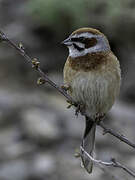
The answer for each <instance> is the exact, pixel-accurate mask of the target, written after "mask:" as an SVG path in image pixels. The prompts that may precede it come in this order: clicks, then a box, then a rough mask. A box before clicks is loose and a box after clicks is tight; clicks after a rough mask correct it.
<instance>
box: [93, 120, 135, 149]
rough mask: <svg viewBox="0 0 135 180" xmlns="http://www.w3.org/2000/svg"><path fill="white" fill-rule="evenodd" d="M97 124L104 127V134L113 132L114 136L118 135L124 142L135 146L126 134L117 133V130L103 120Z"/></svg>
mask: <svg viewBox="0 0 135 180" xmlns="http://www.w3.org/2000/svg"><path fill="white" fill-rule="evenodd" d="M97 125H99V126H100V127H102V128H103V130H104V134H107V133H109V134H111V135H112V136H114V137H116V138H117V139H119V140H120V141H123V142H124V143H126V144H128V145H129V146H131V147H132V148H135V144H134V143H132V142H131V141H129V140H128V139H127V138H126V137H125V136H124V135H122V134H119V133H117V132H116V131H114V130H112V129H110V128H108V127H106V126H105V125H104V123H103V122H102V121H100V122H99V123H98V124H97Z"/></svg>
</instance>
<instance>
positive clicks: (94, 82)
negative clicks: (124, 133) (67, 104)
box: [63, 28, 121, 173]
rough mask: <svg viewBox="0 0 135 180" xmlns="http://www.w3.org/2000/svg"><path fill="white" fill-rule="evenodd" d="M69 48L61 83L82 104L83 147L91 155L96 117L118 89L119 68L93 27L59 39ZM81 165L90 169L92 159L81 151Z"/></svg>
mask: <svg viewBox="0 0 135 180" xmlns="http://www.w3.org/2000/svg"><path fill="white" fill-rule="evenodd" d="M63 44H65V45H66V46H67V47H68V49H69V56H68V58H67V61H66V63H65V66H64V86H65V87H66V88H67V87H68V88H67V92H68V93H69V94H70V95H71V97H72V98H73V100H74V101H75V102H76V103H78V104H83V105H84V110H85V114H86V128H85V132H84V136H83V140H82V147H83V148H84V150H85V151H86V152H87V153H89V154H90V155H91V156H92V155H93V148H94V141H95V130H96V121H97V120H101V119H102V118H103V117H104V115H105V114H106V113H107V112H108V111H109V110H110V109H111V107H112V105H113V104H114V101H115V99H116V97H117V95H118V93H119V89H120V81H121V70H120V65H119V61H118V60H117V57H116V56H115V55H114V54H113V52H112V51H111V49H110V45H109V42H108V40H107V38H106V36H105V35H104V34H103V33H101V32H100V31H99V30H96V29H93V28H80V29H77V30H76V31H74V32H73V33H72V34H71V35H70V36H69V37H68V38H67V39H66V40H64V41H63ZM82 163H83V166H84V168H85V169H86V170H87V171H88V172H89V173H91V172H92V166H93V162H92V161H91V160H90V159H88V157H87V156H86V155H85V154H84V155H83V156H82Z"/></svg>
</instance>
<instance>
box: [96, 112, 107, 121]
mask: <svg viewBox="0 0 135 180" xmlns="http://www.w3.org/2000/svg"><path fill="white" fill-rule="evenodd" d="M104 117H105V114H104V113H103V114H96V116H95V122H96V124H99V123H100V121H102V120H103V119H104Z"/></svg>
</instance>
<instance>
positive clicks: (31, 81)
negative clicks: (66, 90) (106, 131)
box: [0, 0, 135, 180]
mask: <svg viewBox="0 0 135 180" xmlns="http://www.w3.org/2000/svg"><path fill="white" fill-rule="evenodd" d="M80 27H93V28H97V29H99V30H101V31H102V32H103V33H104V34H105V35H106V36H107V37H108V39H109V41H110V44H111V48H112V50H113V52H114V53H115V54H116V56H117V57H118V59H119V60H120V64H121V69H122V86H121V92H120V96H119V98H118V100H117V102H116V104H115V105H114V106H113V108H112V110H111V111H110V112H109V113H108V116H107V118H106V120H105V123H106V124H107V125H108V126H110V127H112V128H114V129H115V130H116V131H118V132H120V133H123V134H124V135H125V136H127V137H128V138H129V139H130V140H131V141H133V142H135V131H134V128H135V1H134V0H113V1H112V0H83V1H82V0H20V1H19V0H0V29H2V30H3V31H4V32H5V33H7V35H8V36H9V37H10V38H11V39H12V40H14V41H15V42H16V43H19V42H22V44H23V45H24V47H25V49H26V51H27V52H28V53H29V54H30V55H31V56H32V57H36V58H38V59H39V61H40V62H41V67H42V69H43V70H44V72H46V73H47V74H48V75H49V77H50V78H51V79H52V80H54V81H55V82H56V83H57V84H59V85H61V84H62V82H63V77H62V71H63V66H64V63H65V60H66V57H67V55H68V50H67V49H66V48H65V47H63V46H62V45H61V44H60V42H61V41H62V40H64V39H65V38H66V37H67V36H68V35H69V34H70V33H71V32H72V31H74V30H75V29H77V28H80ZM37 78H38V75H37V73H36V72H34V71H33V70H32V69H31V67H30V65H29V64H27V63H26V61H25V60H24V59H23V58H22V57H21V56H20V55H18V54H17V52H16V51H15V50H13V49H12V48H10V47H9V46H8V45H7V44H5V43H1V44H0V180H48V179H51V180H63V179H64V180H89V179H91V180H99V179H100V180H102V179H104V180H108V179H110V180H111V179H115V180H124V179H126V180H127V179H130V180H131V179H132V178H131V177H130V176H128V175H127V174H126V173H124V172H123V171H122V170H119V169H116V168H106V167H105V168H104V169H103V168H101V167H99V166H97V165H95V166H94V170H93V173H92V175H89V174H87V173H86V171H85V170H83V169H82V168H81V167H80V159H76V158H75V157H74V153H75V151H76V150H77V149H78V148H79V145H80V142H81V137H82V134H83V130H84V118H83V117H81V116H79V117H78V118H76V117H75V115H74V110H73V109H70V110H68V109H66V106H67V103H66V101H65V98H64V97H62V96H61V95H60V94H59V93H58V92H57V91H56V90H55V89H53V88H52V87H50V86H49V85H47V84H46V85H43V86H40V87H39V86H38V85H37V84H36V81H37ZM95 151H96V154H97V158H99V159H102V160H109V159H110V158H111V157H115V158H117V159H118V160H119V161H120V162H121V163H124V164H125V165H127V166H128V167H130V168H131V169H133V170H134V171H135V151H134V149H132V148H131V147H129V146H127V145H125V144H124V143H122V142H120V141H119V140H117V139H116V138H114V137H111V136H110V135H105V136H103V135H102V129H100V128H99V127H98V128H97V133H96V150H95Z"/></svg>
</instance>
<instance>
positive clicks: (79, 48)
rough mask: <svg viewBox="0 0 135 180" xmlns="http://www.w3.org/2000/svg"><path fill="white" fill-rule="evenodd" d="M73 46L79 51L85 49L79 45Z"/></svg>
mask: <svg viewBox="0 0 135 180" xmlns="http://www.w3.org/2000/svg"><path fill="white" fill-rule="evenodd" d="M73 45H74V47H75V48H76V49H77V50H78V51H82V50H84V48H81V47H79V46H77V44H75V43H73Z"/></svg>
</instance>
